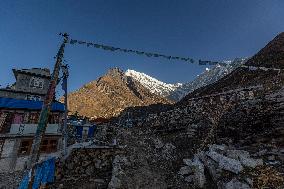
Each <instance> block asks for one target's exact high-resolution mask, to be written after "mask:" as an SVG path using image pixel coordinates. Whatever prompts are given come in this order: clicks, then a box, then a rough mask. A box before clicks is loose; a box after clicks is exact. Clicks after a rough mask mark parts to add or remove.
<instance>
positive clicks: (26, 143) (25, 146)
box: [18, 139, 33, 155]
mask: <svg viewBox="0 0 284 189" xmlns="http://www.w3.org/2000/svg"><path fill="white" fill-rule="evenodd" d="M32 143H33V140H32V139H26V140H22V141H21V144H20V148H19V152H18V154H19V155H28V154H29V153H30V151H31V148H32Z"/></svg>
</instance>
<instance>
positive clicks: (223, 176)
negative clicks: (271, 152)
mask: <svg viewBox="0 0 284 189" xmlns="http://www.w3.org/2000/svg"><path fill="white" fill-rule="evenodd" d="M183 162H184V164H185V165H184V166H182V167H181V168H180V170H179V172H178V174H179V175H180V176H181V177H182V178H183V179H184V181H185V182H188V183H191V184H193V185H194V186H196V187H199V188H204V186H205V184H206V183H207V184H208V183H210V184H213V185H215V186H214V187H216V188H220V189H237V188H242V189H249V188H253V187H255V185H256V183H254V182H256V179H255V177H254V176H253V174H251V173H252V172H254V171H255V170H256V168H259V167H262V169H263V165H264V162H263V160H262V159H255V158H252V157H251V155H250V154H249V152H247V151H244V150H236V149H235V148H232V147H228V146H226V145H215V144H214V145H210V146H209V148H208V150H207V151H201V152H199V153H198V154H195V155H194V157H193V158H192V159H183ZM212 181H213V182H212ZM277 181H278V182H280V183H281V182H283V181H284V180H283V178H282V179H281V178H278V180H277ZM266 184H268V183H266ZM269 184H271V183H269ZM282 184H283V183H282Z"/></svg>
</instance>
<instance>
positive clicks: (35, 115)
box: [29, 113, 39, 124]
mask: <svg viewBox="0 0 284 189" xmlns="http://www.w3.org/2000/svg"><path fill="white" fill-rule="evenodd" d="M38 118H39V113H31V114H30V119H29V123H31V124H36V123H38Z"/></svg>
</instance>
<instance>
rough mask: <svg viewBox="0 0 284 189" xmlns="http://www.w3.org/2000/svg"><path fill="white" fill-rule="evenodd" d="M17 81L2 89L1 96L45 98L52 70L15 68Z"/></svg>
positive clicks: (32, 98)
mask: <svg viewBox="0 0 284 189" xmlns="http://www.w3.org/2000/svg"><path fill="white" fill-rule="evenodd" d="M13 73H14V76H15V79H16V82H15V83H14V84H12V85H11V86H7V87H6V88H2V89H0V97H6V98H16V99H25V100H43V99H44V96H45V95H46V93H47V90H48V85H49V81H50V79H51V75H50V71H49V69H47V68H44V69H41V68H31V69H19V70H18V69H13Z"/></svg>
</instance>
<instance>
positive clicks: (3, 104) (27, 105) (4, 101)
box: [0, 97, 64, 111]
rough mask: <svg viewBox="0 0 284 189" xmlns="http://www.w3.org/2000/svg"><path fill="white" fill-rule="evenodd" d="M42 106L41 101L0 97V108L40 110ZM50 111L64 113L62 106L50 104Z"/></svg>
mask: <svg viewBox="0 0 284 189" xmlns="http://www.w3.org/2000/svg"><path fill="white" fill-rule="evenodd" d="M42 104H43V102H42V101H33V100H21V99H15V98H3V97H0V108H11V109H31V110H41V108H42ZM51 111H64V104H62V103H60V102H54V103H52V107H51Z"/></svg>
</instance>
